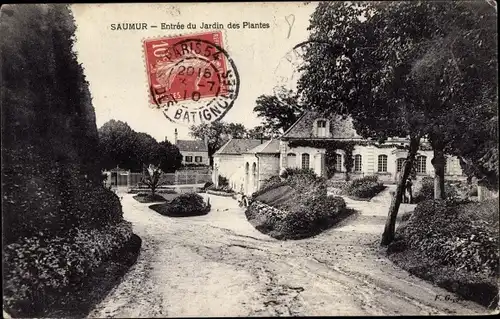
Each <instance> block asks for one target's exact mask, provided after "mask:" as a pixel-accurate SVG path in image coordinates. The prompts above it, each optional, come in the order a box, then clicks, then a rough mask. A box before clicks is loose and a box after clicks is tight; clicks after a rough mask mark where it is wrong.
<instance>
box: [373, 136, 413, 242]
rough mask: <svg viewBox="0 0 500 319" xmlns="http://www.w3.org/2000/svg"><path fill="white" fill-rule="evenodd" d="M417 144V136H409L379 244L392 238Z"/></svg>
mask: <svg viewBox="0 0 500 319" xmlns="http://www.w3.org/2000/svg"><path fill="white" fill-rule="evenodd" d="M419 145H420V138H419V137H418V138H417V137H412V138H410V150H409V152H408V156H407V157H406V161H405V164H404V165H403V171H402V172H401V174H400V175H399V181H398V186H397V188H396V194H394V196H393V198H392V201H391V206H390V207H389V213H388V216H387V220H386V222H385V228H384V233H383V234H382V241H381V245H383V246H386V245H389V244H390V243H391V242H392V241H393V240H394V233H395V230H396V217H397V216H398V211H399V206H400V205H401V202H402V201H403V194H404V192H405V184H406V180H407V179H408V177H409V176H410V173H411V169H412V167H413V163H414V162H415V156H416V155H417V151H418V147H419Z"/></svg>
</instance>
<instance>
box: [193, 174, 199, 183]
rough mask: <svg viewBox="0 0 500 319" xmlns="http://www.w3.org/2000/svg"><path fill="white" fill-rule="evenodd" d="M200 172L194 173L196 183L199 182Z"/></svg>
mask: <svg viewBox="0 0 500 319" xmlns="http://www.w3.org/2000/svg"><path fill="white" fill-rule="evenodd" d="M198 174H199V173H198V172H195V173H194V183H195V184H198Z"/></svg>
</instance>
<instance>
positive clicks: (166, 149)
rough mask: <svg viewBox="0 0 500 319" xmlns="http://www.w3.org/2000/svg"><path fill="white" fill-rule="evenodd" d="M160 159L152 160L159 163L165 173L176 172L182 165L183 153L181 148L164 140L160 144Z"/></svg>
mask: <svg viewBox="0 0 500 319" xmlns="http://www.w3.org/2000/svg"><path fill="white" fill-rule="evenodd" d="M158 153H159V160H157V161H152V163H158V165H159V167H160V168H161V170H162V171H163V172H165V173H172V172H175V171H176V170H177V169H178V168H180V167H181V166H182V154H181V152H180V151H179V148H178V147H177V146H175V145H173V144H172V143H170V142H169V141H162V142H160V143H159V144H158Z"/></svg>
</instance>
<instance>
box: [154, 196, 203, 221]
mask: <svg viewBox="0 0 500 319" xmlns="http://www.w3.org/2000/svg"><path fill="white" fill-rule="evenodd" d="M149 208H151V209H152V210H154V211H155V212H157V213H159V214H161V215H164V216H170V217H188V216H200V215H206V214H208V213H209V212H210V208H211V206H210V203H205V201H204V200H203V197H202V196H201V195H199V194H196V193H186V194H181V195H179V196H177V197H176V198H174V199H173V200H171V201H167V202H166V203H163V204H155V205H151V206H149Z"/></svg>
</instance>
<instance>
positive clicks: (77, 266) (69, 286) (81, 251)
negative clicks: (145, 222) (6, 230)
mask: <svg viewBox="0 0 500 319" xmlns="http://www.w3.org/2000/svg"><path fill="white" fill-rule="evenodd" d="M131 237H132V226H131V224H130V223H129V222H125V221H123V222H121V223H119V224H116V225H108V226H105V227H102V228H100V229H88V228H77V229H72V230H69V231H68V233H67V235H66V236H64V237H59V236H56V237H48V236H44V234H43V233H42V232H40V233H38V234H37V235H35V236H32V237H29V238H28V237H24V238H21V239H20V240H19V241H17V242H14V243H11V244H9V245H7V246H6V247H4V257H3V266H4V276H5V277H4V285H5V286H4V307H5V308H6V310H7V311H8V312H9V313H10V314H12V315H13V316H22V317H31V316H40V314H43V313H44V312H46V311H48V309H53V305H54V304H56V303H58V302H59V300H58V299H60V298H61V296H65V295H68V294H71V293H73V292H75V291H78V287H79V285H80V284H81V283H82V282H83V281H84V280H85V279H86V278H87V277H88V276H89V275H91V274H92V273H93V271H95V270H96V269H97V268H98V267H100V266H101V265H102V264H103V263H104V262H106V261H107V260H109V259H110V258H113V257H114V256H115V254H116V252H118V251H120V250H122V249H123V248H124V247H125V243H127V242H128V241H129V240H130V239H131ZM137 253H138V252H137Z"/></svg>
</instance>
